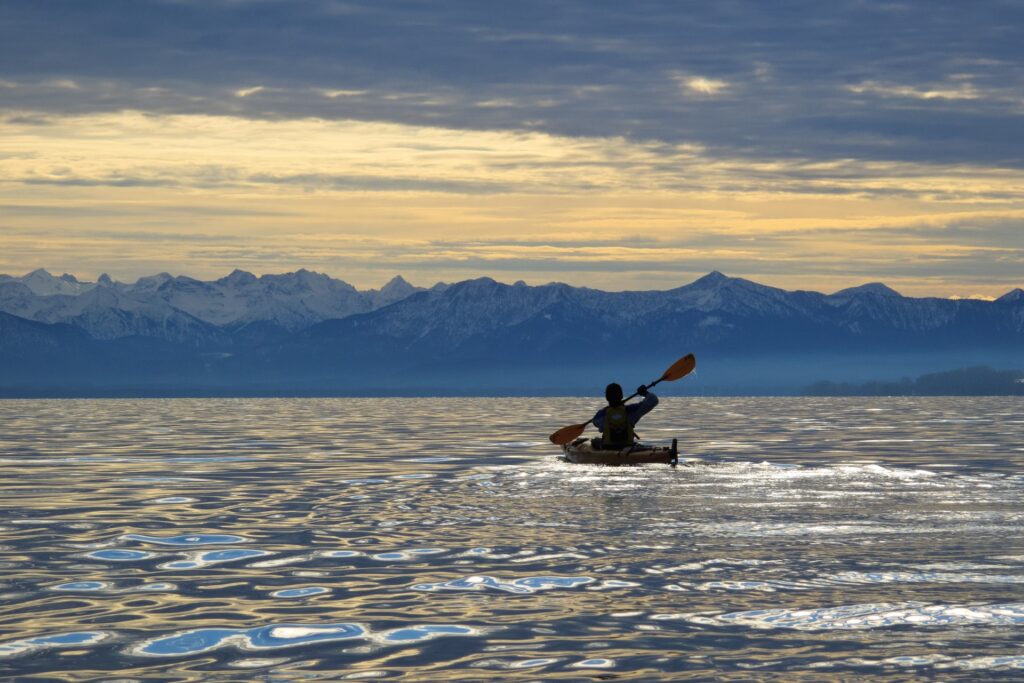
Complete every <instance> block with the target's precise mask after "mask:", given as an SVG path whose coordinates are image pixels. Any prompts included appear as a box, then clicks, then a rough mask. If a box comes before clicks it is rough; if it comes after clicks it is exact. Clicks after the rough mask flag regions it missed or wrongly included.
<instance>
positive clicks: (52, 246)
mask: <svg viewBox="0 0 1024 683" xmlns="http://www.w3.org/2000/svg"><path fill="white" fill-rule="evenodd" d="M723 87H724V86H723ZM248 90H252V89H248ZM239 92H243V91H239ZM253 92H255V91H253ZM719 92H720V90H719ZM339 96H342V95H339ZM18 121H19V118H18V117H10V118H8V119H7V121H6V122H5V123H2V124H0V160H2V163H0V204H2V205H3V206H4V209H3V211H2V217H0V272H2V271H14V272H20V270H24V266H25V265H29V266H35V265H45V266H47V267H52V268H54V269H55V270H78V271H80V272H81V266H80V265H76V264H81V263H97V264H100V263H102V262H104V260H105V262H106V263H108V264H110V263H118V264H121V265H123V266H124V268H125V270H126V272H125V273H124V274H122V277H128V276H129V275H141V274H145V273H148V272H153V271H154V270H164V269H167V270H174V271H176V272H185V273H189V274H194V275H197V276H209V275H216V274H223V273H224V272H227V271H229V270H230V269H231V268H233V267H235V266H239V267H248V268H250V269H252V270H255V271H257V272H273V271H280V270H284V269H288V268H295V267H301V266H305V267H311V268H320V269H322V270H326V271H328V272H333V273H336V274H338V275H340V276H347V277H348V278H349V279H352V281H354V282H356V284H379V280H380V278H381V275H380V272H381V271H382V270H386V271H387V272H388V273H389V274H393V273H394V272H395V270H396V269H397V268H398V266H403V267H404V266H408V267H416V268H417V269H418V270H417V272H421V273H430V274H431V277H437V279H447V280H454V279H459V278H461V277H465V276H468V275H475V274H492V275H494V274H496V273H494V272H490V273H488V272H487V266H486V264H488V263H489V264H492V266H493V267H499V266H500V267H506V266H507V267H509V268H512V267H513V266H512V265H509V264H513V263H522V264H524V265H523V268H533V269H535V270H532V271H530V272H531V273H533V274H532V275H529V274H528V276H527V278H526V279H532V280H541V281H546V280H548V279H564V280H569V281H572V282H574V283H576V284H588V285H593V286H615V285H618V284H619V283H622V282H634V283H638V284H639V283H643V285H644V286H654V285H655V284H656V283H658V282H660V283H662V284H663V285H664V286H674V285H677V284H679V283H680V282H681V281H682V280H683V279H685V277H686V274H688V273H691V272H692V273H699V272H700V271H701V270H709V269H710V267H719V268H721V269H723V270H729V264H747V265H750V264H754V265H756V264H771V263H792V264H793V266H792V268H790V269H789V271H788V272H786V273H782V274H776V275H775V276H774V279H769V278H761V279H765V280H767V281H769V282H772V283H773V284H779V285H780V286H781V285H787V286H794V287H807V286H811V285H809V284H808V283H809V282H811V281H813V279H814V278H815V277H817V278H821V279H822V280H825V279H828V278H839V277H842V278H849V279H852V278H855V277H856V276H855V274H854V273H853V272H852V271H851V266H850V264H855V263H860V264H869V265H871V266H872V267H874V266H876V265H878V264H882V263H886V262H889V263H895V262H899V261H901V260H904V259H921V258H935V259H952V258H968V257H970V258H985V256H984V254H983V252H982V251H980V250H979V248H976V247H971V246H970V245H962V244H956V243H955V242H946V241H943V240H937V239H934V238H929V239H923V238H918V237H914V236H913V235H910V233H908V235H910V236H904V237H901V238H899V239H898V240H897V239H894V238H892V237H890V236H888V235H887V233H878V237H877V238H873V237H871V235H872V231H875V230H876V229H877V228H887V229H893V228H908V227H916V228H920V229H921V230H922V231H925V232H927V231H928V230H934V229H936V228H939V227H942V226H945V225H948V224H950V223H952V222H960V223H962V222H964V221H998V220H1003V221H1006V220H1024V190H1022V189H1021V188H1024V173H1022V172H1021V171H1019V170H1016V169H1003V168H978V167H966V166H964V167H960V166H955V165H946V166H935V165H923V164H921V165H919V164H912V163H895V162H864V161H858V160H852V159H836V160H832V161H829V162H813V163H812V162H807V161H804V160H799V159H794V160H776V161H765V160H751V159H739V158H729V157H722V156H716V155H715V150H712V149H707V148H705V147H703V146H700V145H687V144H680V145H666V144H663V143H660V142H657V141H654V142H649V141H642V140H641V141H638V140H630V139H626V138H622V137H590V138H586V137H565V136H557V135H551V134H545V133H536V132H517V131H486V130H479V131H474V130H458V129H453V128H442V127H432V126H422V125H420V126H415V125H401V124H393V123H374V122H363V121H334V120H321V119H300V120H265V121H261V120H251V119H244V118H240V117H231V116H210V115H174V116H159V115H149V114H143V113H140V112H131V111H129V112H122V113H118V114H95V115H83V116H65V117H51V118H49V119H48V120H47V123H46V125H39V124H38V123H30V122H27V121H26V122H21V123H19V122H18ZM851 231H859V232H858V237H857V238H856V239H854V238H851V237H850V234H851ZM801 233H806V234H805V235H804V236H803V237H800V234H801ZM172 234H173V235H176V237H167V235H172ZM783 234H785V235H786V237H785V240H780V239H773V238H778V236H780V235H783ZM641 238H642V239H641ZM441 242H443V243H445V244H444V245H443V246H442V245H441V244H440V243H441ZM567 243H571V244H567ZM449 261H451V262H458V263H460V264H463V266H465V264H475V263H480V264H482V265H481V266H480V270H479V271H475V270H471V269H466V268H464V269H462V270H458V269H453V268H452V267H450V266H448V265H444V264H446V263H448V262H449ZM432 263H437V264H441V265H437V266H436V267H434V266H432V265H431V264H432ZM623 263H637V264H640V263H647V264H651V267H650V268H643V267H642V266H639V265H638V266H636V268H637V270H636V272H635V273H633V274H631V275H626V276H624V275H621V274H613V273H612V270H614V269H615V268H618V267H619V266H618V265H616V264H623ZM691 263H692V264H695V265H692V266H689V265H687V264H691ZM559 264H563V265H565V266H566V267H565V268H560V267H559ZM706 266H708V267H706ZM750 267H753V265H750ZM474 268H475V266H474ZM97 269H98V270H103V269H106V268H105V267H103V266H97ZM655 272H657V273H658V275H657V276H655V275H652V273H655ZM352 273H356V275H352ZM815 273H817V274H815ZM83 274H87V273H83ZM740 274H742V272H741V273H740ZM360 278H362V280H360ZM517 278H518V274H517V277H516V278H513V279H517ZM659 278H660V279H659ZM385 279H386V278H385ZM849 279H847V280H845V283H846V284H856V283H857V281H856V280H855V281H853V282H850V281H849ZM876 279H877V278H876ZM901 285H902V286H903V287H904V289H906V290H907V291H913V290H914V288H915V287H916V288H918V290H919V291H925V290H927V289H928V288H932V290H934V288H935V286H936V285H935V282H934V281H933V280H929V279H927V278H925V277H923V276H921V277H918V278H917V279H913V278H911V279H910V280H907V281H904V282H902V283H901ZM986 287H988V289H986ZM1006 289H1007V288H1006V287H1004V286H1003V285H1001V284H998V283H991V284H988V285H986V284H985V283H979V284H978V285H977V286H975V285H970V286H969V287H968V286H964V287H962V288H960V289H958V291H971V292H979V293H982V294H985V295H993V294H1000V293H1002V291H1005V290H1006Z"/></svg>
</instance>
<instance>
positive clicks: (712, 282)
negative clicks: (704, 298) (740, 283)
mask: <svg viewBox="0 0 1024 683" xmlns="http://www.w3.org/2000/svg"><path fill="white" fill-rule="evenodd" d="M731 280H732V278H730V277H726V276H725V275H723V274H722V273H720V272H718V271H717V270H713V271H711V272H710V273H708V274H707V275H705V276H704V277H701V278H698V279H696V280H694V281H693V283H692V284H694V285H700V286H702V287H709V286H710V287H718V286H721V285H722V284H723V283H725V282H729V281H731Z"/></svg>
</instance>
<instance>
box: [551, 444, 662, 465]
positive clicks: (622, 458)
mask: <svg viewBox="0 0 1024 683" xmlns="http://www.w3.org/2000/svg"><path fill="white" fill-rule="evenodd" d="M562 452H563V453H564V454H565V459H566V460H568V461H569V462H574V463H579V464H581V465H644V464H648V463H664V464H666V465H673V466H675V464H676V463H677V462H679V450H678V447H677V445H676V440H675V439H672V446H650V445H647V444H642V443H635V444H633V445H632V446H630V447H629V448H623V449H621V450H610V449H604V448H594V444H593V442H592V441H591V440H590V439H576V440H575V441H573V442H572V443H568V444H566V445H564V446H562Z"/></svg>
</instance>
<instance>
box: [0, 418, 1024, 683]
mask: <svg viewBox="0 0 1024 683" xmlns="http://www.w3.org/2000/svg"><path fill="white" fill-rule="evenodd" d="M598 403H599V401H596V400H580V399H569V400H557V399H366V400H360V399H325V400H293V399H287V400H111V401H103V400H84V401H3V402H0V425H2V433H0V500H2V501H3V503H2V506H3V509H2V517H0V677H2V678H22V677H24V678H30V677H38V678H40V679H48V680H52V679H58V680H90V679H118V680H161V681H171V680H197V681H198V680H260V681H292V680H296V681H299V680H302V681H305V680H316V679H326V680H339V679H341V680H343V679H346V678H354V679H361V678H385V679H387V678H403V677H404V678H406V679H410V680H418V681H431V680H444V681H451V680H487V679H492V680H513V679H530V680H536V679H549V680H608V679H615V680H650V679H657V678H661V679H678V680H686V679H693V680H700V679H706V678H708V677H712V676H717V677H721V678H727V679H734V680H750V679H752V678H756V679H759V680H780V681H783V680H785V681H800V680H806V681H820V680H854V679H858V678H863V677H868V678H870V677H893V678H897V679H899V680H912V679H921V680H930V679H934V678H935V677H941V678H943V679H944V680H955V679H964V680H978V679H979V678H982V679H984V678H995V679H999V678H1003V679H1006V680H1015V679H1016V680H1019V679H1022V678H1024V524H1022V523H1024V506H1022V501H1024V474H1022V467H1021V466H1022V464H1024V410H1022V408H1024V402H1022V400H1021V399H1019V398H1017V399H1013V398H1009V399H1007V398H998V399H997V398H983V399H973V398H970V399H959V398H958V399H947V398H934V399H932V398H927V399H925V398H901V399H882V400H879V399H789V398H787V399H665V400H663V402H662V405H661V406H659V407H658V408H657V409H656V410H655V411H654V412H653V413H651V414H650V415H649V416H648V417H647V418H645V419H644V421H643V422H642V423H641V424H640V427H639V431H640V433H641V436H643V437H644V438H645V439H647V440H650V441H667V440H669V439H670V438H671V437H672V436H677V437H679V439H680V444H681V446H682V448H683V450H684V453H689V454H691V455H699V456H701V457H702V458H703V462H702V463H700V464H691V465H688V466H680V467H679V468H677V469H674V470H673V469H671V468H669V467H667V466H664V465H650V466H646V467H641V468H603V467H597V466H580V465H571V464H567V463H563V462H560V461H559V460H558V459H557V458H556V457H555V456H556V451H555V449H554V448H553V447H552V446H551V445H550V444H549V443H547V441H546V438H545V437H546V435H547V434H548V433H550V432H551V431H553V430H554V429H556V428H558V427H560V426H563V425H565V424H568V423H571V422H576V421H579V420H581V419H584V418H585V417H586V416H588V415H589V414H590V410H591V409H592V408H593V407H595V405H597V404H598ZM517 425H518V426H517Z"/></svg>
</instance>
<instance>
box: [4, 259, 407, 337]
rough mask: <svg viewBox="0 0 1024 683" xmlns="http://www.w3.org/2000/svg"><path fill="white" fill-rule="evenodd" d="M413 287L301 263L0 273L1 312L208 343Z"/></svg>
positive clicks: (347, 311)
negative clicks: (178, 271) (222, 271)
mask: <svg viewBox="0 0 1024 683" xmlns="http://www.w3.org/2000/svg"><path fill="white" fill-rule="evenodd" d="M417 291H420V289H419V288H417V287H413V286H412V285H410V284H409V283H408V282H406V281H405V280H404V279H402V278H401V277H400V276H399V277H396V278H394V279H393V280H391V282H389V283H388V284H386V285H385V286H384V287H383V288H381V289H380V290H367V291H364V292H360V291H358V290H357V289H356V288H355V287H353V286H352V285H349V284H348V283H346V282H343V281H341V280H336V279H334V278H331V277H329V276H327V275H323V274H321V273H314V272H311V271H308V270H299V271H297V272H294V273H285V274H282V275H264V276H262V277H256V276H255V275H253V274H252V273H247V272H245V271H242V270H235V271H234V272H232V273H231V274H229V275H227V276H225V277H223V278H220V279H219V280H214V281H202V280H197V279H194V278H190V277H185V276H178V277H174V276H172V275H170V274H168V273H159V274H157V275H152V276H148V277H143V278H139V280H138V281H136V282H135V283H134V284H126V283H121V282H115V281H113V280H112V279H111V278H110V277H109V276H107V275H103V276H101V277H100V278H99V279H98V280H97V282H95V283H83V282H79V281H78V280H77V279H76V278H75V277H74V276H73V275H68V274H64V275H61V276H60V277H55V276H53V275H51V274H50V273H48V272H47V271H45V270H43V269H39V270H34V271H32V272H31V273H29V274H27V275H25V276H22V277H20V278H15V277H11V276H0V311H3V312H6V313H11V314H13V315H17V316H20V317H23V318H28V319H30V320H35V321H38V322H48V323H56V322H62V323H70V324H72V325H76V326H78V327H81V328H82V329H84V330H86V331H87V332H89V334H90V335H92V336H93V337H95V338H97V339H116V338H119V337H125V336H132V335H134V336H147V337H157V338H161V339H166V340H169V341H174V342H189V341H191V342H192V343H210V342H213V341H215V340H216V338H217V337H218V336H223V335H224V334H225V330H221V329H217V328H226V330H227V331H230V329H231V328H237V327H244V326H248V325H252V324H254V323H265V324H270V325H273V326H277V327H280V328H283V330H286V331H295V330H299V329H302V328H305V327H308V326H309V325H312V324H314V323H317V322H320V321H323V320H329V319H333V318H344V317H346V316H349V315H352V314H354V313H366V312H369V311H372V310H375V309H377V308H380V307H382V306H386V305H388V304H390V303H394V302H396V301H400V300H401V299H403V298H405V297H407V296H409V295H410V294H412V293H414V292H417ZM220 341H223V340H222V339H221V340H220Z"/></svg>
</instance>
